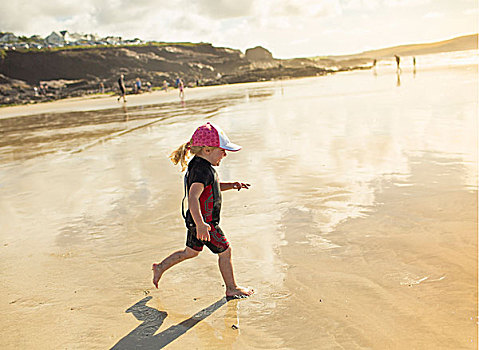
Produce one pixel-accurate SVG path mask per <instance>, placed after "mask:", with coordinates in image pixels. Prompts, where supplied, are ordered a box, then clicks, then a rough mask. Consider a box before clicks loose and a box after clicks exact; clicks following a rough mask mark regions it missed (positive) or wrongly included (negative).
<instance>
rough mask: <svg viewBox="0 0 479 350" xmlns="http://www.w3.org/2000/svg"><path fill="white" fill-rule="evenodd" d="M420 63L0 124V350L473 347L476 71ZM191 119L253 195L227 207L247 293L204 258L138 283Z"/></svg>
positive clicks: (161, 250)
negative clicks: (211, 130) (225, 282)
mask: <svg viewBox="0 0 479 350" xmlns="http://www.w3.org/2000/svg"><path fill="white" fill-rule="evenodd" d="M419 67H420V66H418V70H417V71H416V73H415V74H414V73H413V72H412V71H411V70H410V69H404V70H403V72H402V74H401V75H400V76H398V75H396V74H395V73H394V71H392V70H390V69H389V70H388V68H387V67H382V68H381V69H380V70H378V71H376V72H373V71H362V72H351V73H344V74H336V75H331V76H326V77H318V78H309V79H301V80H292V81H282V82H271V83H259V84H242V85H236V86H229V87H225V88H224V89H220V90H215V91H214V92H211V94H210V95H209V96H202V98H201V99H187V100H186V101H184V102H183V103H181V102H179V101H178V102H166V103H159V104H150V105H142V106H135V107H128V106H126V107H119V108H114V109H105V110H100V111H88V112H74V113H57V114H52V113H49V114H44V115H35V116H23V117H16V118H8V119H0V133H1V136H2V137H1V141H0V214H1V220H0V225H1V226H0V228H1V229H0V238H1V241H0V243H2V259H1V260H0V267H1V269H2V271H3V272H2V280H3V282H4V283H2V285H1V287H0V300H1V307H0V310H1V311H2V313H3V314H4V316H6V321H4V322H2V329H1V330H2V334H3V335H2V339H1V340H0V345H1V346H2V348H12V349H13V348H18V347H28V348H49V347H51V348H58V347H66V348H108V347H112V346H115V344H116V345H117V348H122V347H123V348H133V347H135V346H140V345H142V346H144V348H160V347H161V346H165V345H169V346H170V347H171V348H185V347H188V348H191V347H195V348H200V349H202V348H219V349H220V348H221V349H223V348H234V349H245V348H255V349H258V348H264V349H272V348H274V349H312V348H325V349H331V348H346V349H359V348H374V349H384V348H391V349H394V348H397V349H404V348H434V349H438V348H454V349H459V348H464V349H469V348H470V349H475V348H477V174H478V172H477V167H478V161H477V149H478V147H477V146H478V144H477V142H478V135H477V117H478V115H477V111H478V101H477V96H478V89H477V66H468V65H467V66H460V67H449V68H447V69H444V68H441V69H427V70H426V69H425V70H421V69H420V68H419ZM187 98H188V94H187ZM205 120H211V121H214V122H215V123H218V124H219V125H221V126H222V128H223V129H224V130H226V131H227V133H228V135H229V137H230V139H232V140H233V142H235V143H238V144H240V145H242V146H243V150H242V151H241V152H238V153H229V155H228V157H227V158H226V159H224V160H223V162H222V164H221V166H220V167H219V168H218V172H219V174H220V177H221V178H222V179H223V180H224V181H229V180H240V181H245V182H249V183H251V184H252V187H251V189H250V190H248V191H241V192H236V191H235V192H232V191H231V192H226V193H225V194H224V210H223V213H222V227H223V229H224V231H225V232H226V233H227V236H228V237H229V240H230V242H231V244H232V247H233V249H234V258H233V259H234V266H235V273H236V277H237V280H238V282H239V283H240V284H243V285H250V286H254V287H255V288H256V290H257V293H256V295H255V296H254V297H252V298H250V299H247V300H239V301H238V300H235V301H230V302H225V301H222V299H221V298H222V294H223V288H222V281H221V278H220V275H219V272H218V269H217V266H216V261H215V257H213V256H212V254H210V253H209V252H204V253H202V254H201V255H200V257H198V258H196V259H194V260H193V261H187V262H184V263H182V264H180V265H178V266H175V267H174V268H173V269H172V270H171V271H168V272H167V273H166V274H165V276H164V277H163V279H162V281H161V282H160V290H155V289H154V288H152V285H151V282H150V280H151V271H150V265H151V263H152V262H153V261H158V260H161V259H162V258H163V257H165V256H166V255H167V254H169V253H170V252H171V251H173V250H174V249H179V248H181V247H182V246H183V244H184V240H185V232H184V228H183V223H182V220H181V215H180V201H181V198H182V195H183V194H182V174H181V173H180V172H179V169H177V168H174V167H173V166H172V165H171V163H170V162H169V160H168V158H167V156H168V154H169V153H170V152H171V151H172V150H173V149H174V148H175V147H176V146H178V145H179V144H181V143H183V142H185V141H187V140H188V138H189V137H190V136H191V134H192V132H193V131H194V129H195V127H196V126H197V125H198V124H199V123H202V122H204V121H205ZM150 297H151V298H150ZM144 298H146V299H144ZM138 303H139V304H138ZM135 305H136V306H135ZM201 310H204V311H203V312H200V313H199V314H197V313H198V312H199V311H201ZM165 313H166V314H165ZM199 321H200V322H199ZM233 325H234V327H232V326H233ZM235 327H236V328H235ZM155 334H156V335H155ZM153 335H155V336H153Z"/></svg>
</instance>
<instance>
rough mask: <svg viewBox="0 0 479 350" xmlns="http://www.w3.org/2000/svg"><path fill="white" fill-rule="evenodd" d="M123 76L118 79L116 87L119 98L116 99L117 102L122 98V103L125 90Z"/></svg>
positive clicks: (124, 99)
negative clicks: (118, 91)
mask: <svg viewBox="0 0 479 350" xmlns="http://www.w3.org/2000/svg"><path fill="white" fill-rule="evenodd" d="M124 78H125V76H124V75H123V74H122V75H120V78H119V79H118V87H119V89H120V96H119V97H118V101H120V98H122V97H123V102H126V97H125V96H126V88H125V81H124V80H123V79H124Z"/></svg>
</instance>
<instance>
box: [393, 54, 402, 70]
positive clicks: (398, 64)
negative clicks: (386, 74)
mask: <svg viewBox="0 0 479 350" xmlns="http://www.w3.org/2000/svg"><path fill="white" fill-rule="evenodd" d="M394 57H395V58H396V66H397V71H398V72H399V71H400V70H401V67H400V63H401V58H400V57H399V56H398V55H394Z"/></svg>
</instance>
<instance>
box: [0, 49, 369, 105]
mask: <svg viewBox="0 0 479 350" xmlns="http://www.w3.org/2000/svg"><path fill="white" fill-rule="evenodd" d="M258 52H259V53H258ZM264 52H268V53H269V51H267V50H266V49H263V48H259V47H257V48H255V49H252V51H248V53H247V54H246V55H245V54H243V53H242V52H241V51H239V50H233V49H230V48H221V47H214V46H213V45H211V44H207V43H200V44H190V43H181V44H164V45H154V44H150V45H139V46H124V47H101V48H100V47H92V48H74V49H61V50H24V51H20V50H17V51H3V54H2V55H1V56H0V104H4V105H5V104H18V103H29V102H35V101H48V100H54V99H60V98H66V97H74V96H82V95H84V94H91V93H96V92H98V91H99V89H100V84H102V86H103V87H104V91H105V92H109V91H116V89H117V80H118V77H119V75H120V74H124V76H125V84H126V87H127V90H132V89H133V84H134V82H135V80H136V78H140V80H141V81H142V82H143V84H145V83H146V82H149V83H150V84H151V85H152V86H153V87H159V86H162V85H163V82H164V81H166V82H167V83H168V84H169V85H170V86H174V82H175V80H176V78H178V77H179V78H181V79H182V80H183V82H184V83H185V85H186V86H199V85H200V86H205V85H218V84H233V83H240V82H254V81H264V80H271V79H280V78H282V77H285V78H286V77H290V78H292V77H305V76H314V75H321V74H326V73H330V72H333V71H335V70H334V69H329V68H328V67H325V66H324V65H322V64H319V63H318V62H317V61H315V60H309V59H303V60H302V61H301V62H299V61H296V60H278V59H274V58H273V56H272V54H271V53H269V55H266V56H265V55H264ZM261 53H263V55H262V54H261ZM367 62H368V59H364V60H363V63H364V64H366V63H367ZM345 68H346V69H354V68H357V67H349V66H348V67H345ZM336 70H337V69H336ZM40 85H42V87H44V88H46V89H44V90H42V91H40V90H37V91H35V87H37V89H38V87H39V86H40ZM143 86H144V85H143Z"/></svg>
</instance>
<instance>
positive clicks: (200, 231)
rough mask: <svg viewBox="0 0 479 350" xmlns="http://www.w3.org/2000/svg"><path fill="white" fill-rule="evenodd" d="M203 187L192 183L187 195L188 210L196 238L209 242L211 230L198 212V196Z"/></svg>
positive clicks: (200, 184)
mask: <svg viewBox="0 0 479 350" xmlns="http://www.w3.org/2000/svg"><path fill="white" fill-rule="evenodd" d="M204 189H205V186H204V185H203V184H202V183H200V182H194V183H193V184H192V185H191V187H190V191H189V194H188V208H189V209H190V213H191V216H192V217H193V220H194V221H195V224H196V238H198V239H199V240H200V241H209V240H210V234H209V231H210V230H211V227H210V225H208V224H207V223H206V222H204V220H203V216H201V211H200V196H201V194H202V193H203V190H204Z"/></svg>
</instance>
